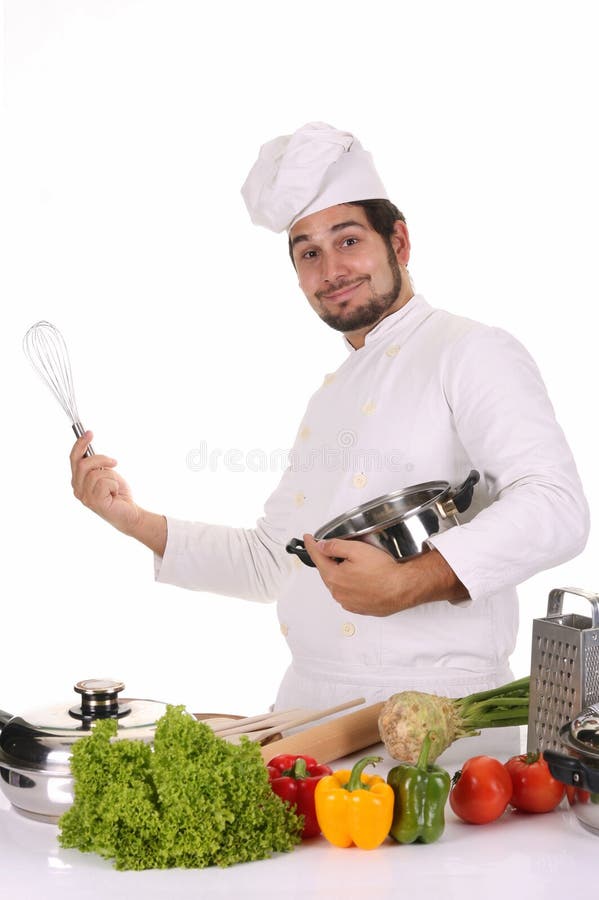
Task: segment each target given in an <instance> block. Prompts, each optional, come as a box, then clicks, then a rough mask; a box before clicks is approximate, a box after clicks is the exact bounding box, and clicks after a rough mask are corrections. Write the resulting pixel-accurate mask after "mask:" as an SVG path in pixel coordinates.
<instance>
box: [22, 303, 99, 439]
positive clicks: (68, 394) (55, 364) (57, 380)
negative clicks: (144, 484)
mask: <svg viewBox="0 0 599 900" xmlns="http://www.w3.org/2000/svg"><path fill="white" fill-rule="evenodd" d="M23 350H24V351H25V355H26V356H27V358H28V359H29V361H30V363H31V365H32V366H33V368H34V369H35V371H36V372H37V373H38V375H39V376H40V378H42V379H43V380H44V381H45V382H46V384H47V385H48V387H49V388H50V390H51V391H52V393H53V394H54V396H55V397H56V399H57V400H58V402H59V403H60V405H61V406H62V408H63V409H64V411H65V413H66V414H67V416H68V417H69V419H70V421H71V425H72V428H73V431H74V432H75V434H76V435H77V437H81V435H83V434H84V433H85V428H84V427H83V425H82V424H81V419H80V417H79V413H78V411H77V402H76V400H75V391H74V389H73V376H72V373H71V363H70V361H69V351H68V350H67V345H66V344H65V341H64V338H63V336H62V334H61V333H60V331H59V330H58V328H56V327H55V326H54V325H52V323H51V322H45V321H41V322H36V323H35V325H32V326H31V328H30V329H29V330H28V331H27V332H26V334H25V337H24V338H23ZM93 454H94V451H93V449H92V446H91V444H90V445H89V447H88V448H87V450H86V451H85V454H84V456H93Z"/></svg>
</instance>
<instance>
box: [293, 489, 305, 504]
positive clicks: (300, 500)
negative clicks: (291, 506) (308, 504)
mask: <svg viewBox="0 0 599 900" xmlns="http://www.w3.org/2000/svg"><path fill="white" fill-rule="evenodd" d="M305 499H306V498H305V496H304V494H302V492H301V491H298V492H297V494H296V495H295V505H296V506H303V505H304V501H305Z"/></svg>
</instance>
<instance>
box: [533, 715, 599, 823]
mask: <svg viewBox="0 0 599 900" xmlns="http://www.w3.org/2000/svg"><path fill="white" fill-rule="evenodd" d="M560 740H561V742H562V744H563V745H564V747H565V748H566V750H567V751H568V753H567V754H563V753H558V752H557V751H555V750H544V751H543V755H544V757H545V759H546V761H547V765H548V766H549V771H550V772H551V774H552V775H553V777H554V778H557V780H558V781H562V782H563V783H564V784H565V785H567V788H568V791H567V796H568V803H569V804H570V807H571V809H572V810H573V812H574V813H575V815H576V818H577V819H578V821H579V822H580V824H581V825H583V826H584V828H586V829H587V830H588V831H591V832H593V834H599V704H596V705H594V706H589V707H587V708H586V709H583V711H582V712H581V713H580V714H579V715H578V716H576V718H575V719H573V720H572V722H568V723H567V724H566V725H564V726H563V727H562V728H561V729H560Z"/></svg>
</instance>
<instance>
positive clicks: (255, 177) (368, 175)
mask: <svg viewBox="0 0 599 900" xmlns="http://www.w3.org/2000/svg"><path fill="white" fill-rule="evenodd" d="M241 193H242V195H243V199H244V200H245V204H246V206H247V208H248V212H249V214H250V218H251V220H252V222H253V223H254V224H255V225H263V226H264V227H265V228H269V229H270V230H271V231H278V232H280V231H286V230H287V231H289V229H290V228H291V227H292V225H294V224H295V222H297V220H298V219H301V218H303V217H304V216H308V215H310V213H314V212H319V211H320V210H321V209H328V207H329V206H335V205H336V204H338V203H350V202H353V201H356V200H379V199H388V197H387V192H386V191H385V188H384V187H383V183H382V182H381V179H380V178H379V176H378V174H377V171H376V169H375V168H374V164H373V162H372V157H371V155H370V153H368V152H367V151H366V150H363V149H362V145H361V144H360V142H359V141H357V140H356V138H355V137H354V136H353V134H350V133H349V132H348V131H339V130H338V129H337V128H333V127H332V126H331V125H326V124H325V123H324V122H309V123H308V124H307V125H304V126H303V127H302V128H299V129H298V130H297V131H296V132H295V133H294V134H285V135H282V136H281V137H278V138H275V139H274V140H272V141H269V142H268V143H267V144H264V145H263V146H262V147H261V148H260V153H259V156H258V159H257V160H256V162H255V163H254V165H253V166H252V168H251V170H250V173H249V175H248V177H247V178H246V180H245V183H244V185H243V187H242V188H241Z"/></svg>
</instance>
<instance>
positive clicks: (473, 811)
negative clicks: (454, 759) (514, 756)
mask: <svg viewBox="0 0 599 900" xmlns="http://www.w3.org/2000/svg"><path fill="white" fill-rule="evenodd" d="M511 796H512V779H511V778H510V776H509V773H508V771H507V769H506V767H505V766H504V765H503V763H500V762H499V760H498V759H493V757H491V756H473V757H472V759H469V760H467V761H466V762H465V763H464V765H463V766H462V771H461V772H456V774H455V775H454V783H453V787H452V789H451V792H450V794H449V805H450V806H451V808H452V809H453V811H454V813H455V814H456V816H459V817H460V819H463V820H464V822H470V824H472V825H485V824H486V823H487V822H493V821H494V820H495V819H498V818H499V816H500V815H501V814H502V813H503V812H505V809H506V807H507V805H508V803H509V802H510V797H511Z"/></svg>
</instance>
